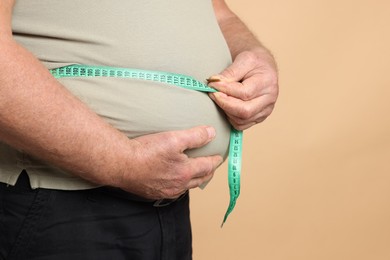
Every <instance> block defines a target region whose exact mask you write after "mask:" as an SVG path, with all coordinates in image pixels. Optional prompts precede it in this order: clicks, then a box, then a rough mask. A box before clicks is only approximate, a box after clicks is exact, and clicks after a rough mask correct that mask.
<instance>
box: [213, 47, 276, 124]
mask: <svg viewBox="0 0 390 260" xmlns="http://www.w3.org/2000/svg"><path fill="white" fill-rule="evenodd" d="M209 80H210V82H211V83H210V84H209V86H211V87H213V88H215V89H217V90H218V91H220V92H217V93H211V94H210V97H211V99H213V100H214V101H215V102H216V103H217V104H218V106H219V107H221V108H222V110H224V111H225V113H226V115H227V117H228V119H229V121H230V123H231V124H232V125H233V127H234V128H236V129H237V130H245V129H247V128H249V127H251V126H253V125H255V124H257V123H260V122H262V121H263V120H265V119H266V118H267V117H268V116H269V115H270V114H271V112H272V110H273V108H274V105H275V102H276V99H277V96H278V77H277V69H276V64H275V62H274V59H273V57H272V56H271V54H269V52H268V51H265V50H264V49H262V48H258V49H253V50H250V51H243V52H241V53H239V54H238V55H237V56H236V57H235V59H234V62H233V64H232V65H231V66H229V67H228V68H227V69H225V70H224V71H223V72H222V73H221V74H220V75H215V76H212V77H210V79H209Z"/></svg>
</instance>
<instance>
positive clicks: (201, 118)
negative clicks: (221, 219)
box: [60, 78, 230, 158]
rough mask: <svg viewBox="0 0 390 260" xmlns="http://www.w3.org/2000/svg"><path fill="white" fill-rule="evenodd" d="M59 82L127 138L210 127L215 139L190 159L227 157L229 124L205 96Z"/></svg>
mask: <svg viewBox="0 0 390 260" xmlns="http://www.w3.org/2000/svg"><path fill="white" fill-rule="evenodd" d="M60 81H61V83H62V84H63V85H64V86H65V87H66V88H68V89H69V90H70V91H71V92H72V93H73V94H75V95H76V96H78V97H79V98H80V99H81V100H82V101H83V102H84V103H86V104H87V105H88V106H89V107H90V108H91V109H92V110H94V111H95V112H96V113H97V114H98V115H99V116H101V117H102V118H103V119H105V120H106V121H107V122H108V123H110V124H111V125H112V126H114V127H115V128H117V129H118V130H120V131H122V132H123V133H125V134H126V135H127V136H128V137H129V138H134V137H137V136H141V135H146V134H151V133H157V132H163V131H171V130H180V129H188V128H191V127H194V126H199V125H209V126H213V127H214V128H215V129H216V132H217V136H216V138H215V139H214V140H213V141H212V142H211V143H209V144H208V145H206V146H205V147H202V148H199V149H193V150H191V151H187V152H188V154H189V155H190V156H193V157H195V156H206V155H214V154H220V155H222V156H223V157H224V158H226V156H227V152H228V145H229V133H230V125H229V123H228V122H227V120H226V118H225V115H224V114H223V112H221V111H220V109H218V108H217V106H216V105H215V104H214V102H213V101H212V100H211V99H210V98H209V97H208V95H207V94H206V93H202V92H198V91H194V90H187V89H183V88H180V87H176V86H171V85H167V84H160V83H154V82H147V81H142V80H134V79H121V78H62V79H60Z"/></svg>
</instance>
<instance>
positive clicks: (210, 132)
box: [206, 126, 216, 139]
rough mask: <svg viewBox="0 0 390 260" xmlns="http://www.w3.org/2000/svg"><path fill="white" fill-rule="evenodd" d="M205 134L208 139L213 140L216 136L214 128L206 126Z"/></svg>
mask: <svg viewBox="0 0 390 260" xmlns="http://www.w3.org/2000/svg"><path fill="white" fill-rule="evenodd" d="M206 131H207V134H208V135H209V139H213V138H214V137H215V135H216V132H215V129H214V127H211V126H208V127H207V128H206Z"/></svg>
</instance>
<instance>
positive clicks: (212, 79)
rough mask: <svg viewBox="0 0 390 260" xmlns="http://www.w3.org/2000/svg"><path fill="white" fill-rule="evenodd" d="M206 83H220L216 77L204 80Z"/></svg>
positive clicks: (219, 79)
mask: <svg viewBox="0 0 390 260" xmlns="http://www.w3.org/2000/svg"><path fill="white" fill-rule="evenodd" d="M206 80H207V83H212V82H219V81H221V77H220V76H218V75H214V76H211V77H210V78H208V79H206Z"/></svg>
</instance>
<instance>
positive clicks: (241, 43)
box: [213, 0, 271, 59]
mask: <svg viewBox="0 0 390 260" xmlns="http://www.w3.org/2000/svg"><path fill="white" fill-rule="evenodd" d="M213 5H214V11H215V15H216V17H217V20H218V24H219V26H220V28H221V31H222V33H223V35H224V37H225V40H226V42H227V44H228V46H229V49H230V53H231V55H232V58H233V59H234V58H235V57H236V56H237V55H238V54H240V53H242V52H244V51H253V50H256V51H258V52H264V54H267V55H270V56H271V54H270V52H269V50H268V49H267V48H266V47H264V46H263V45H262V43H261V42H260V41H259V40H258V39H257V38H256V36H255V35H254V34H253V33H252V32H251V31H250V30H249V29H248V27H247V26H246V25H245V24H244V23H243V22H242V21H241V19H240V18H239V17H238V16H237V15H236V14H235V13H233V12H232V11H231V10H230V9H229V7H228V6H227V5H226V3H225V1H223V0H213Z"/></svg>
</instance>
